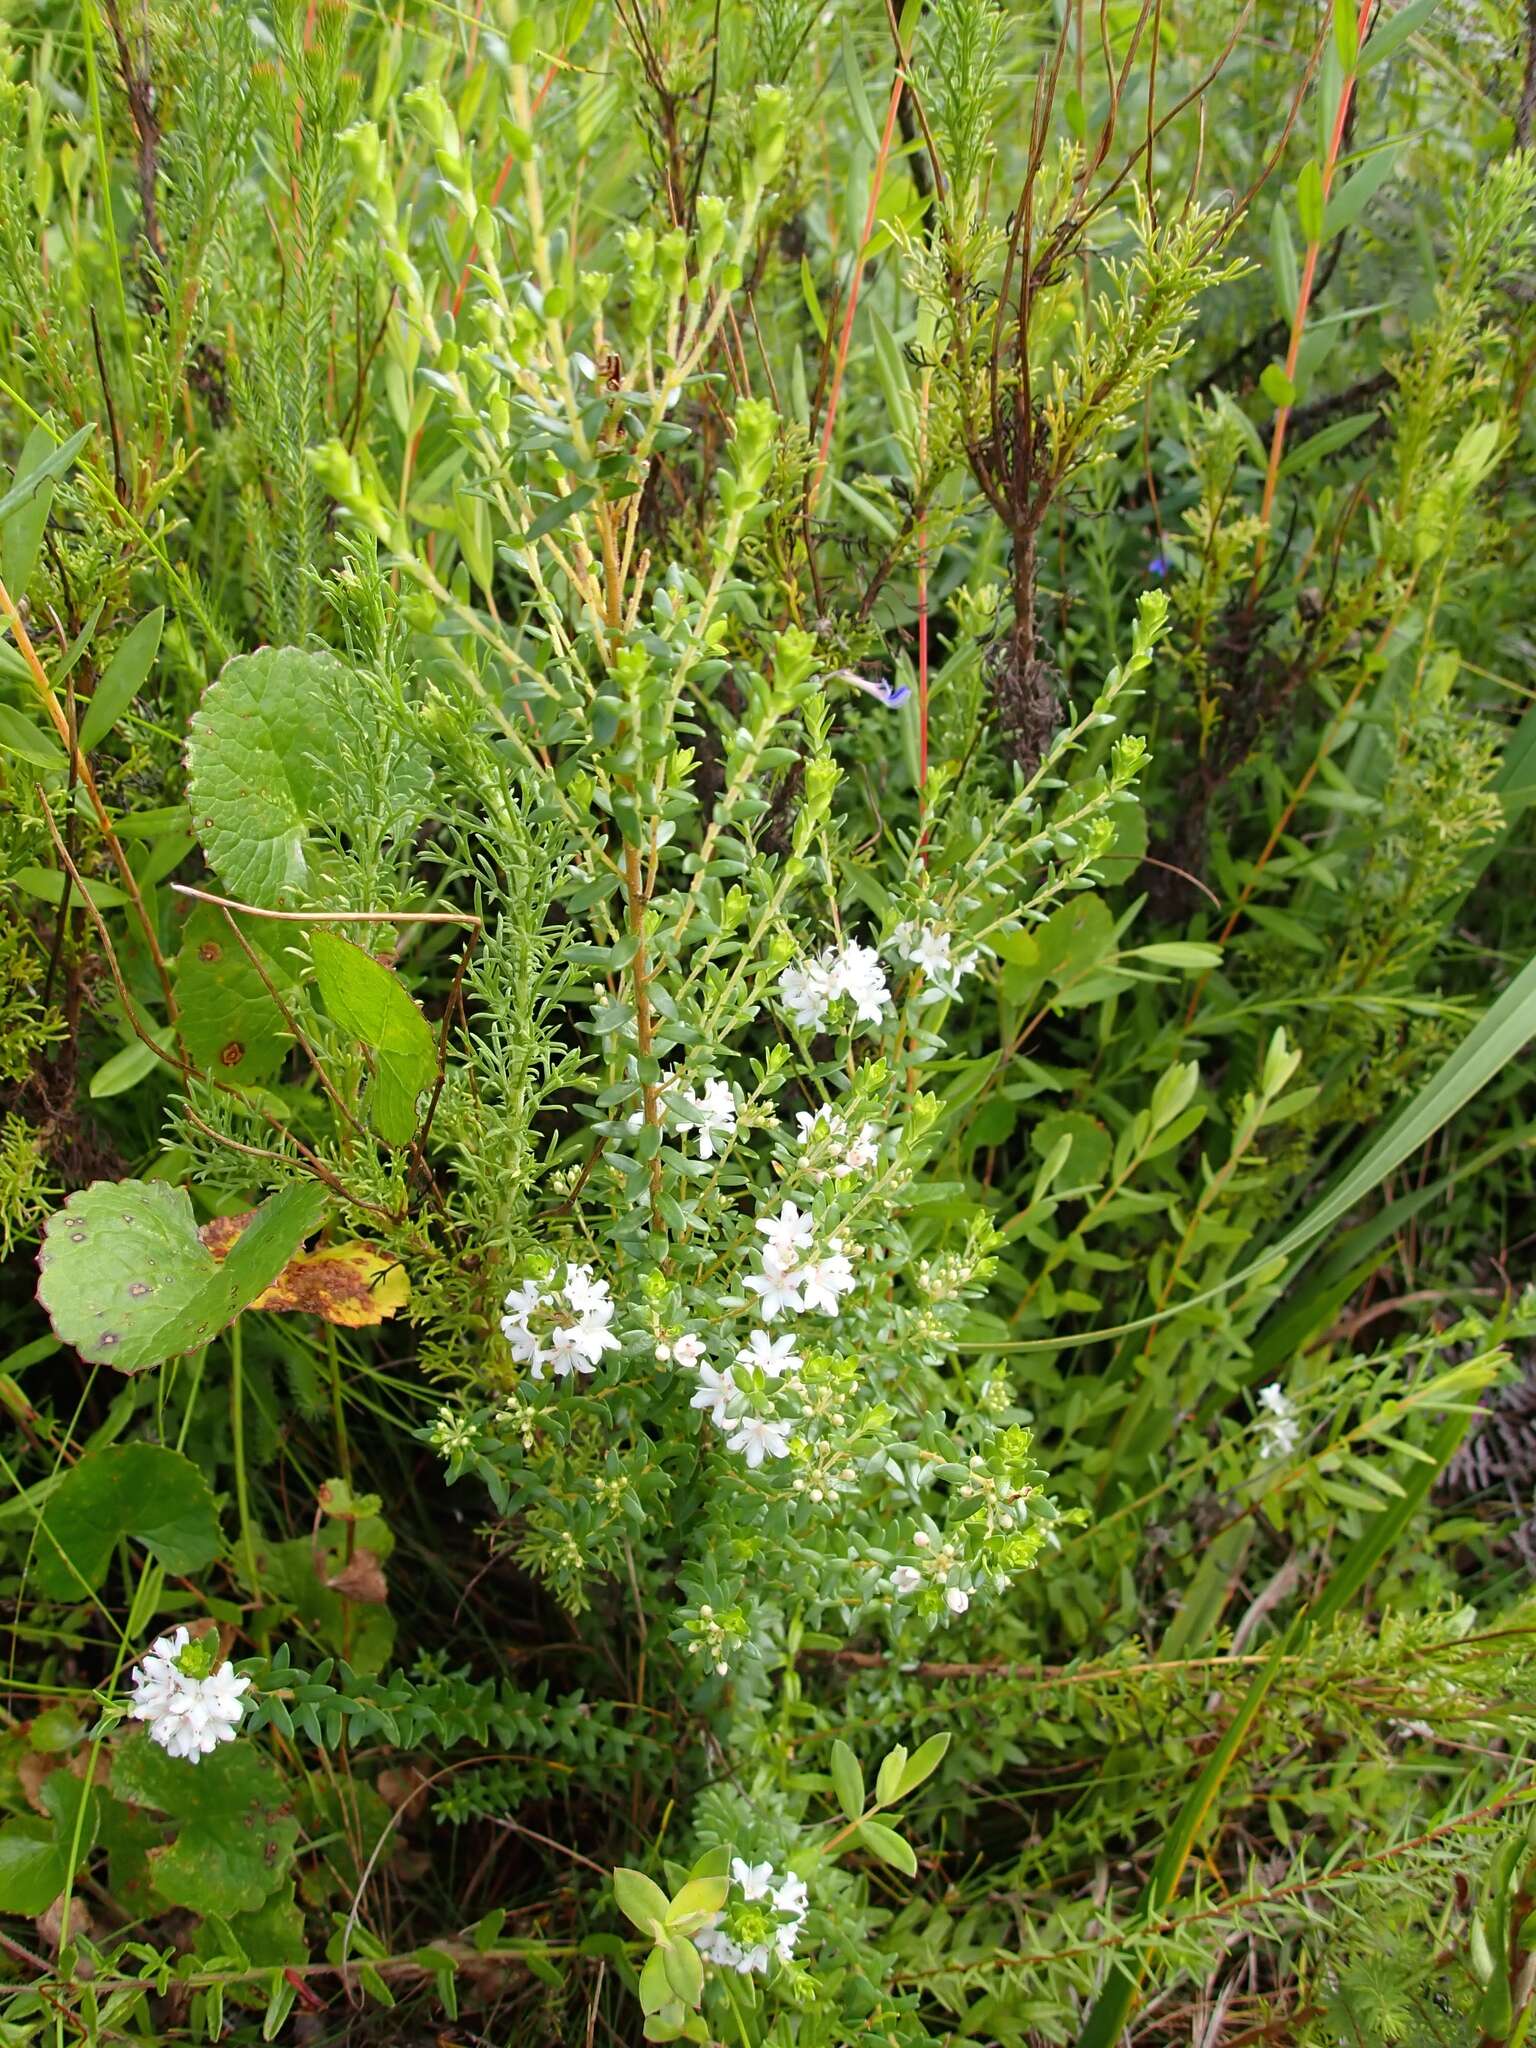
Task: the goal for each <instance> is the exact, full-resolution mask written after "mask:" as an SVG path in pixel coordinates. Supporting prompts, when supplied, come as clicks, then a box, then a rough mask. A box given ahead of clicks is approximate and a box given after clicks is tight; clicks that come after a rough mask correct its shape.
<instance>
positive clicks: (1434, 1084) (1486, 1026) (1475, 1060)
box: [959, 959, 1536, 1352]
mask: <svg viewBox="0 0 1536 2048" xmlns="http://www.w3.org/2000/svg"><path fill="white" fill-rule="evenodd" d="M1533 1037H1536V959H1532V960H1528V961H1527V962H1526V964H1525V966H1524V967H1523V968H1522V969H1521V971H1520V973H1519V974H1517V975H1516V977H1515V979H1514V980H1513V981H1512V982H1511V983H1510V985H1509V987H1508V988H1507V989H1505V991H1504V993H1503V995H1501V996H1500V997H1499V999H1498V1001H1497V1002H1496V1003H1495V1004H1494V1005H1493V1006H1492V1008H1491V1009H1490V1010H1489V1011H1488V1012H1487V1014H1486V1015H1485V1016H1484V1017H1482V1018H1481V1019H1480V1020H1479V1021H1478V1022H1477V1023H1476V1024H1474V1025H1473V1027H1472V1029H1471V1030H1470V1031H1469V1032H1468V1033H1467V1035H1466V1037H1465V1038H1464V1039H1463V1040H1462V1041H1461V1044H1460V1045H1458V1046H1457V1048H1456V1050H1455V1051H1454V1052H1453V1053H1452V1054H1451V1055H1450V1057H1449V1058H1448V1059H1447V1060H1446V1061H1445V1062H1444V1063H1443V1064H1442V1065H1441V1066H1440V1067H1439V1068H1438V1069H1437V1070H1436V1071H1435V1073H1434V1074H1432V1075H1431V1076H1430V1078H1429V1080H1428V1081H1426V1082H1425V1084H1424V1086H1423V1087H1422V1088H1421V1089H1420V1090H1419V1092H1418V1094H1417V1095H1416V1096H1415V1097H1414V1098H1413V1100H1412V1102H1410V1103H1409V1104H1408V1105H1407V1107H1406V1108H1405V1109H1403V1110H1402V1111H1401V1112H1400V1113H1399V1115H1398V1116H1396V1117H1395V1118H1394V1119H1393V1121H1392V1123H1391V1124H1389V1125H1388V1127H1387V1129H1386V1130H1385V1131H1383V1132H1382V1134H1381V1136H1380V1137H1379V1138H1378V1139H1377V1140H1376V1142H1375V1143H1374V1144H1373V1145H1368V1146H1367V1147H1366V1148H1365V1150H1364V1152H1362V1153H1361V1155H1360V1157H1359V1158H1358V1159H1357V1160H1356V1161H1355V1162H1354V1164H1353V1165H1351V1166H1348V1167H1346V1168H1345V1170H1344V1171H1343V1173H1341V1174H1340V1176H1339V1177H1338V1179H1337V1180H1336V1181H1335V1182H1334V1183H1333V1185H1332V1186H1331V1187H1330V1188H1329V1189H1328V1190H1327V1191H1326V1193H1324V1194H1322V1195H1320V1196H1319V1197H1318V1199H1317V1200H1316V1201H1315V1202H1314V1203H1313V1204H1312V1206H1311V1208H1310V1209H1308V1211H1307V1213H1306V1214H1305V1216H1303V1217H1302V1219H1301V1221H1300V1222H1299V1223H1297V1224H1295V1225H1293V1227H1292V1228H1291V1229H1290V1230H1288V1231H1287V1232H1286V1234H1285V1235H1284V1237H1282V1238H1281V1239H1280V1240H1279V1242H1278V1243H1276V1244H1272V1245H1270V1246H1269V1247H1268V1248H1267V1249H1266V1250H1265V1251H1264V1252H1263V1253H1262V1254H1261V1255H1260V1256H1259V1257H1258V1258H1256V1259H1254V1260H1252V1261H1250V1263H1249V1264H1248V1265H1246V1266H1244V1267H1242V1268H1241V1270H1240V1271H1238V1272H1236V1273H1229V1274H1228V1275H1227V1277H1226V1278H1225V1279H1224V1280H1222V1281H1219V1282H1218V1283H1217V1285H1216V1286H1214V1287H1207V1288H1206V1289H1205V1290H1204V1292H1203V1293H1200V1294H1187V1295H1182V1296H1179V1297H1176V1298H1175V1299H1174V1300H1172V1301H1170V1302H1169V1303H1168V1304H1167V1306H1166V1307H1165V1308H1162V1309H1159V1310H1158V1311H1157V1312H1156V1313H1155V1314H1153V1315H1150V1316H1140V1317H1138V1318H1137V1320H1136V1321H1135V1322H1133V1323H1113V1324H1111V1325H1110V1326H1109V1327H1108V1328H1107V1329H1102V1330H1079V1331H1076V1332H1074V1333H1071V1334H1067V1335H1057V1336H1054V1337H1022V1338H1014V1339H1012V1340H1010V1341H1007V1342H1000V1341H999V1340H998V1339H997V1338H995V1337H989V1338H978V1339H977V1340H976V1341H975V1342H974V1343H965V1344H962V1345H960V1347H959V1348H960V1349H961V1350H962V1351H989V1352H994V1351H995V1352H1005V1351H1010V1352H1011V1351H1072V1350H1076V1349H1079V1348H1080V1347H1081V1346H1082V1345H1084V1344H1101V1343H1103V1342H1104V1341H1105V1340H1106V1339H1107V1338H1110V1337H1128V1336H1131V1335H1132V1334H1133V1333H1134V1332H1135V1331H1137V1330H1150V1329H1152V1328H1153V1327H1154V1326H1155V1325H1156V1324H1158V1323H1161V1322H1165V1321H1166V1320H1167V1319H1168V1317H1169V1316H1175V1315H1182V1314H1183V1313H1184V1312H1185V1310H1186V1309H1191V1308H1199V1307H1200V1306H1201V1305H1202V1304H1203V1303H1205V1302H1207V1301H1215V1300H1217V1299H1218V1297H1219V1296H1221V1295H1223V1294H1230V1293H1231V1292H1232V1290H1233V1288H1235V1287H1241V1286H1242V1285H1243V1284H1244V1282H1245V1281H1248V1280H1252V1279H1253V1278H1254V1277H1255V1276H1256V1275H1257V1274H1260V1273H1265V1272H1278V1271H1280V1270H1281V1269H1283V1268H1284V1267H1285V1266H1286V1265H1288V1264H1289V1263H1290V1261H1291V1260H1292V1259H1293V1258H1294V1257H1295V1256H1296V1254H1297V1253H1298V1252H1299V1251H1302V1250H1304V1249H1305V1247H1306V1246H1307V1245H1309V1244H1311V1243H1312V1242H1313V1241H1314V1240H1315V1239H1316V1238H1319V1237H1321V1236H1322V1234H1323V1232H1324V1231H1325V1230H1331V1229H1332V1228H1333V1226H1334V1224H1335V1223H1337V1222H1338V1220H1339V1218H1340V1217H1341V1216H1347V1215H1348V1213H1349V1211H1350V1210H1351V1209H1352V1208H1354V1206H1355V1204H1356V1203H1357V1202H1358V1201H1360V1200H1361V1198H1362V1197H1363V1196H1365V1195H1368V1194H1369V1193H1370V1192H1371V1190H1372V1189H1373V1188H1375V1187H1379V1186H1380V1184H1381V1182H1382V1181H1384V1180H1385V1179H1386V1177H1387V1175H1388V1174H1389V1173H1391V1172H1393V1171H1394V1169H1395V1168H1397V1167H1399V1166H1401V1165H1402V1163H1403V1161H1404V1160H1405V1159H1408V1158H1411V1157H1412V1155H1413V1154H1414V1153H1415V1152H1417V1151H1418V1150H1419V1149H1420V1148H1421V1147H1422V1146H1424V1145H1426V1144H1427V1143H1428V1142H1429V1140H1430V1139H1431V1138H1432V1137H1433V1136H1434V1135H1435V1133H1436V1131H1438V1130H1439V1129H1440V1128H1441V1126H1442V1125H1444V1124H1447V1123H1449V1122H1450V1120H1451V1118H1452V1117H1453V1116H1454V1115H1455V1114H1456V1112H1457V1111H1458V1110H1459V1109H1462V1108H1464V1107H1465V1106H1466V1104H1467V1103H1469V1102H1470V1101H1471V1100H1472V1098H1473V1096H1474V1095H1476V1094H1478V1093H1479V1092H1480V1091H1481V1090H1482V1089H1484V1088H1486V1087H1487V1085H1488V1083H1489V1082H1490V1081H1491V1080H1492V1079H1493V1078H1494V1076H1495V1075H1496V1074H1497V1073H1499V1072H1500V1071H1501V1069H1502V1068H1504V1067H1505V1066H1506V1065H1507V1064H1508V1063H1509V1061H1510V1060H1512V1059H1513V1058H1514V1057H1515V1055H1516V1054H1517V1053H1518V1052H1519V1051H1520V1050H1521V1048H1522V1047H1523V1046H1525V1045H1526V1044H1527V1042H1528V1041H1529V1040H1530V1039H1531V1038H1533Z"/></svg>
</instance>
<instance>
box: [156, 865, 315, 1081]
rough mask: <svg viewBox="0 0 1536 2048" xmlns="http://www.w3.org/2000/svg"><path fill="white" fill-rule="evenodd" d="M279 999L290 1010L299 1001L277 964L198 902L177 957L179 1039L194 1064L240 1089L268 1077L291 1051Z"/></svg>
mask: <svg viewBox="0 0 1536 2048" xmlns="http://www.w3.org/2000/svg"><path fill="white" fill-rule="evenodd" d="M247 946H249V948H250V952H247V951H246V947H247ZM252 955H254V956H255V957H254V959H253V958H252ZM269 984H270V986H269ZM274 991H275V992H276V993H275V994H274ZM279 998H281V1003H282V1005H286V1006H287V1008H288V1010H289V1011H290V1013H291V1012H292V1010H293V1008H294V1006H295V1004H301V1003H302V1002H303V1001H304V998H303V995H302V994H301V993H300V991H299V990H298V989H297V988H296V987H295V986H294V985H293V977H292V974H291V972H290V971H289V969H288V968H287V967H286V966H285V965H284V964H283V962H282V960H281V959H280V958H279V957H277V956H275V955H273V954H272V953H269V952H268V951H267V950H266V948H265V947H264V946H262V945H261V944H260V943H259V941H257V940H256V939H254V938H253V937H252V936H251V935H250V933H249V932H247V933H246V934H245V945H242V944H241V942H240V935H239V934H238V933H236V932H234V931H232V930H231V928H230V925H229V921H228V920H227V919H226V918H225V916H224V914H223V912H222V911H219V910H215V909H213V907H212V906H211V905H210V904H206V903H200V904H199V905H198V907H197V908H196V909H195V910H194V911H193V913H192V915H191V916H190V917H189V918H188V919H187V921H186V924H185V925H184V926H183V928H182V935H181V951H180V952H179V953H178V954H177V956H176V1007H177V1009H178V1010H179V1011H180V1012H181V1020H180V1021H181V1035H182V1038H183V1039H184V1041H185V1043H186V1048H187V1051H188V1053H189V1054H190V1055H191V1057H192V1059H193V1060H194V1061H195V1062H196V1064H197V1065H198V1067H200V1068H201V1069H202V1071H203V1072H204V1073H205V1074H212V1075H213V1076H214V1077H215V1079H217V1080H220V1081H237V1082H239V1083H241V1084H242V1085H244V1086H248V1085H249V1084H250V1083H252V1082H255V1081H268V1080H270V1079H271V1078H272V1076H273V1075H274V1074H275V1073H276V1072H277V1071H278V1069H279V1067H281V1066H282V1064H283V1061H284V1060H285V1059H286V1058H287V1057H288V1054H289V1051H290V1050H291V1049H292V1046H293V1038H292V1035H291V1034H290V1032H289V1030H288V1026H287V1024H286V1023H285V1022H284V1020H283V1010H282V1007H281V1006H280V1004H279V1000H278V999H279ZM300 1028H301V1029H302V1026H301V1027H300Z"/></svg>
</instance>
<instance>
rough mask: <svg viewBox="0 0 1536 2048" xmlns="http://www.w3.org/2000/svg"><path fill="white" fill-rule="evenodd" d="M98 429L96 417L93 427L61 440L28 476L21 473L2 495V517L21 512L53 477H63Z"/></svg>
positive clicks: (90, 426) (85, 428) (87, 427)
mask: <svg viewBox="0 0 1536 2048" xmlns="http://www.w3.org/2000/svg"><path fill="white" fill-rule="evenodd" d="M95 431H96V422H95V421H94V420H92V421H91V423H90V425H89V426H84V427H81V428H80V430H79V432H78V433H74V434H71V435H70V437H69V439H68V440H67V441H61V442H60V443H59V445H58V446H57V447H56V448H54V449H52V450H50V452H49V453H48V454H47V455H45V456H44V457H43V458H42V460H41V461H40V462H38V463H37V464H36V465H35V467H34V468H32V469H29V470H28V471H27V473H26V474H25V476H18V478H17V480H16V481H15V483H13V484H12V485H11V487H10V489H9V490H8V491H7V492H6V493H5V494H4V496H0V520H6V519H9V518H10V517H11V516H12V514H13V513H15V512H19V511H20V510H21V508H22V506H23V505H26V504H28V503H29V502H30V501H31V499H32V498H33V497H35V496H36V494H37V491H38V489H39V487H40V486H41V485H42V484H44V483H46V482H47V481H48V480H49V479H50V478H52V477H56V476H63V474H64V472H65V471H66V470H67V469H68V468H69V466H70V464H71V463H72V462H73V461H74V459H75V457H76V456H77V455H78V454H79V453H80V450H81V449H82V448H83V447H84V446H85V444H86V442H87V441H89V439H90V438H91V436H92V434H94V433H95Z"/></svg>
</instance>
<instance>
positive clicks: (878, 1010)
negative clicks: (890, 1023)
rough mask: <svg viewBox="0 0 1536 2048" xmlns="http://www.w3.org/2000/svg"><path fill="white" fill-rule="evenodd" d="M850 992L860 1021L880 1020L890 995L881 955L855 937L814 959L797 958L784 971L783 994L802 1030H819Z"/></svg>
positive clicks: (782, 978) (781, 996)
mask: <svg viewBox="0 0 1536 2048" xmlns="http://www.w3.org/2000/svg"><path fill="white" fill-rule="evenodd" d="M845 996H846V997H847V999H848V1001H849V1002H850V1003H851V1004H852V1006H853V1014H854V1017H855V1018H856V1019H857V1021H858V1022H859V1023H860V1024H878V1023H879V1022H880V1020H881V1018H882V1017H883V1016H884V1014H885V1011H886V1009H887V1007H888V1005H889V1003H890V1000H891V991H890V985H889V983H888V982H887V981H886V978H885V969H884V968H883V967H882V966H881V965H880V955H879V954H878V953H877V952H876V951H875V949H874V947H873V946H861V945H860V944H859V943H858V941H857V940H856V939H848V940H846V941H845V942H844V943H843V944H842V945H841V946H826V947H824V948H823V949H822V951H821V952H820V953H818V954H817V956H816V958H815V959H814V960H810V961H799V960H796V961H793V962H791V964H790V965H789V966H788V967H786V968H785V969H784V972H783V973H782V974H781V975H780V976H779V999H780V1001H781V1002H782V1003H783V1005H784V1008H785V1011H786V1012H787V1014H788V1016H789V1019H790V1022H791V1023H792V1024H794V1025H795V1026H796V1027H797V1028H798V1029H799V1030H801V1031H820V1030H821V1028H822V1026H823V1025H824V1024H825V1023H826V1021H827V1018H828V1017H829V1016H830V1014H831V1012H832V1008H833V1006H834V1004H836V1003H837V1002H839V1001H840V1000H841V999H842V998H843V997H845Z"/></svg>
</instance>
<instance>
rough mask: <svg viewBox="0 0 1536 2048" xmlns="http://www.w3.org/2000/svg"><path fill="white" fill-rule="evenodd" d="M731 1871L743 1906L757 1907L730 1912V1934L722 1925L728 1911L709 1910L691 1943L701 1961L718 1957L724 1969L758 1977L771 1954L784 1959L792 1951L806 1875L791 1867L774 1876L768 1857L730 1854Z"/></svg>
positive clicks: (801, 1919)
mask: <svg viewBox="0 0 1536 2048" xmlns="http://www.w3.org/2000/svg"><path fill="white" fill-rule="evenodd" d="M731 1876H732V1877H733V1878H734V1879H735V1881H736V1883H737V1884H738V1885H739V1886H740V1888H741V1896H742V1899H743V1900H744V1901H745V1902H746V1906H747V1907H748V1908H749V1909H750V1908H753V1907H755V1908H756V1909H757V1910H756V1911H755V1912H753V1911H750V1910H748V1911H745V1912H738V1913H736V1914H735V1915H732V1916H730V1917H732V1918H734V1920H735V1923H736V1934H734V1935H732V1934H728V1933H727V1932H726V1931H725V1926H724V1922H725V1920H726V1919H727V1917H728V1916H727V1914H725V1913H712V1914H711V1915H710V1917H709V1919H708V1920H707V1921H706V1923H705V1924H704V1926H702V1927H701V1928H700V1929H699V1931H698V1933H697V1934H696V1935H695V1936H694V1937H693V1943H694V1947H695V1948H696V1949H697V1950H698V1951H699V1953H700V1955H701V1956H703V1957H704V1959H705V1960H706V1962H711V1963H718V1964H719V1966H720V1967H721V1969H723V1970H734V1971H735V1972H736V1974H737V1975H738V1976H740V1977H747V1976H751V1975H752V1974H754V1973H755V1974H756V1975H758V1976H759V1977H763V1976H766V1975H767V1973H768V1963H769V1958H770V1956H773V1955H776V1956H777V1957H778V1959H779V1961H780V1962H781V1963H787V1962H788V1961H789V1960H790V1958H791V1957H792V1956H793V1955H794V1952H795V1943H796V1942H797V1941H798V1940H799V1938H800V1930H801V1928H802V1927H803V1926H804V1925H805V1916H806V1912H807V1910H808V1908H809V1904H810V1897H809V1894H808V1893H807V1891H806V1888H805V1879H804V1878H803V1877H796V1876H795V1874H794V1872H793V1871H790V1872H789V1873H788V1874H787V1875H786V1876H784V1877H779V1876H777V1875H776V1873H775V1871H774V1868H773V1865H772V1864H771V1863H747V1862H745V1861H744V1860H743V1859H742V1858H741V1857H740V1856H733V1857H732V1858H731ZM738 1936H740V1937H742V1938H741V1939H738Z"/></svg>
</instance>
